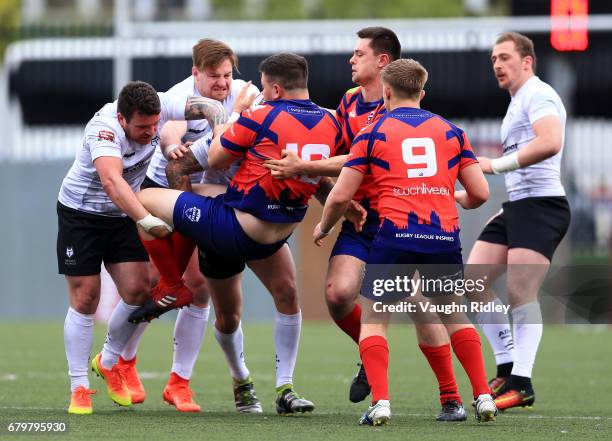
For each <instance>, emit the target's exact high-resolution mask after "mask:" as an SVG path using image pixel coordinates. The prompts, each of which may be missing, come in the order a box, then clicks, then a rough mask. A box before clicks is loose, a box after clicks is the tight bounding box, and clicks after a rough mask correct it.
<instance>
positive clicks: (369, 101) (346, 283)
mask: <svg viewBox="0 0 612 441" xmlns="http://www.w3.org/2000/svg"><path fill="white" fill-rule="evenodd" d="M357 36H358V37H359V39H358V40H357V43H356V46H355V50H354V53H353V56H352V57H351V59H350V64H351V69H352V79H353V81H354V82H355V83H357V84H359V87H356V88H353V89H351V90H349V91H348V92H347V93H346V94H345V95H344V97H343V98H342V101H341V102H340V105H339V106H338V109H337V111H336V118H337V119H338V121H339V123H340V125H341V126H342V129H343V135H344V142H345V145H346V146H347V148H348V147H350V145H351V143H352V142H353V139H354V138H355V136H356V134H357V133H358V132H359V131H360V130H361V129H362V128H364V127H365V126H367V125H368V124H371V123H374V122H376V121H377V120H378V118H380V117H381V116H382V115H384V113H385V106H384V103H383V99H382V83H381V79H380V72H381V70H382V69H383V68H384V67H385V66H387V65H388V64H389V63H390V62H392V61H394V60H396V59H398V58H399V57H400V55H401V47H400V43H399V40H398V39H397V36H396V35H395V33H394V32H393V31H391V30H390V29H387V28H383V27H372V28H364V29H361V30H360V31H358V32H357ZM345 161H346V155H343V156H337V157H334V158H331V159H329V160H321V161H303V160H300V159H299V158H297V157H296V156H295V155H292V154H291V153H286V156H285V157H284V158H283V159H282V160H279V161H268V162H267V166H268V167H269V168H270V169H272V170H273V174H274V175H275V176H277V177H279V178H284V177H290V176H293V175H294V174H296V173H305V174H307V175H314V176H317V175H325V176H338V175H339V174H340V171H341V170H342V165H343V164H344V162H345ZM378 193H379V192H378V190H377V188H376V186H375V185H374V181H373V179H372V177H371V176H368V175H366V176H364V179H363V182H362V185H361V187H360V189H359V191H357V193H356V194H355V196H354V199H355V200H357V201H359V202H361V203H362V204H363V205H364V206H365V207H366V208H367V211H368V218H367V220H366V222H365V225H364V226H363V230H362V231H356V229H355V228H354V227H353V226H352V225H351V223H349V222H344V223H343V224H342V230H341V232H340V234H339V235H338V239H337V241H336V244H335V245H334V248H333V250H332V253H331V257H330V260H329V266H328V273H327V281H326V290H325V299H326V302H327V306H328V310H329V313H330V315H331V317H332V318H333V319H334V321H335V322H336V324H337V325H338V326H339V327H340V329H342V330H343V331H344V332H345V333H346V334H347V335H349V336H350V337H351V338H352V339H353V341H354V342H355V343H356V344H359V332H360V325H361V306H360V305H359V302H358V298H359V290H360V287H361V283H362V277H363V276H362V275H363V271H364V267H365V262H366V261H367V257H368V254H369V252H370V247H371V244H372V241H373V239H374V236H375V234H376V231H377V230H378V225H379V224H380V219H379V216H378V213H377V212H376V206H377V201H378ZM415 328H416V333H417V340H418V344H419V349H420V350H421V351H422V353H423V355H424V356H425V357H426V358H427V361H428V363H429V365H430V366H431V369H432V371H433V373H434V374H435V376H436V380H437V382H438V389H439V398H440V404H441V406H442V409H441V411H440V413H439V414H438V416H437V417H436V420H437V421H442V422H452V421H464V420H466V419H467V414H466V411H465V409H464V407H463V405H462V403H461V397H460V395H459V389H458V387H457V381H456V379H455V374H454V370H453V361H452V355H451V345H452V346H453V349H454V350H455V351H457V348H458V347H459V346H461V345H462V341H463V339H462V338H460V335H461V334H458V335H457V336H456V337H455V339H449V336H448V333H447V330H446V329H445V328H444V326H443V325H442V324H441V323H440V321H439V320H438V317H437V316H436V315H435V314H433V317H432V316H431V315H429V314H420V316H419V317H416V320H415ZM466 338H467V339H470V338H472V337H471V336H470V335H467V336H466ZM459 351H461V350H460V349H459ZM468 369H469V368H468ZM369 394H370V386H369V384H368V381H367V375H366V372H365V370H364V368H363V365H362V367H361V368H360V370H359V373H358V375H357V376H356V377H355V378H354V379H353V382H352V383H351V388H350V393H349V399H350V400H351V401H352V402H355V403H356V402H360V401H363V400H364V399H365V398H366V397H367V396H368V395H369Z"/></svg>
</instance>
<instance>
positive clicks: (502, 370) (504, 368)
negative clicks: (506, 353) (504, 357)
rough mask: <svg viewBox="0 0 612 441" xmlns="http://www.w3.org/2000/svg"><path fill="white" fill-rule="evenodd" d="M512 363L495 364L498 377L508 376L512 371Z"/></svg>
mask: <svg viewBox="0 0 612 441" xmlns="http://www.w3.org/2000/svg"><path fill="white" fill-rule="evenodd" d="M513 365H514V363H512V362H509V363H502V364H498V365H497V376H498V377H500V378H505V377H509V376H510V374H511V373H512V366H513Z"/></svg>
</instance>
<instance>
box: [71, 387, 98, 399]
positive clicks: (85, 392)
mask: <svg viewBox="0 0 612 441" xmlns="http://www.w3.org/2000/svg"><path fill="white" fill-rule="evenodd" d="M96 392H97V390H95V389H86V388H82V389H81V388H79V389H77V390H76V391H74V395H75V398H76V399H77V401H86V400H88V399H89V396H90V395H93V394H95V393H96Z"/></svg>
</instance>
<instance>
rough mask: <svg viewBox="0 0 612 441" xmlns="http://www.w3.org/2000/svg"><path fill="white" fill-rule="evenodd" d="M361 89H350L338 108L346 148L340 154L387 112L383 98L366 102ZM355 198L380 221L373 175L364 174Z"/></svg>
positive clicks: (346, 151) (371, 216)
mask: <svg viewBox="0 0 612 441" xmlns="http://www.w3.org/2000/svg"><path fill="white" fill-rule="evenodd" d="M361 89H362V88H361V87H360V86H359V87H354V88H352V89H350V90H348V91H347V92H346V93H345V94H344V96H343V97H342V101H340V105H339V106H338V108H337V109H336V118H337V119H338V122H339V123H340V125H341V127H342V138H343V141H344V146H345V149H346V150H345V151H343V152H340V153H338V154H346V153H348V150H349V149H350V147H351V144H352V143H353V139H354V138H355V135H356V134H357V133H358V132H359V131H360V130H361V129H363V128H364V127H365V126H367V125H368V124H371V123H373V122H374V121H376V120H377V119H378V118H380V116H381V115H384V114H385V113H386V110H385V104H384V102H383V100H382V98H381V99H380V100H377V101H372V102H370V103H366V102H365V101H363V97H362V95H361ZM353 199H354V200H355V201H357V202H359V203H360V204H362V205H363V207H364V208H365V209H366V210H367V211H368V218H369V219H373V220H375V221H376V222H377V223H378V214H377V213H376V207H377V205H378V194H377V190H376V186H375V185H374V179H373V178H372V176H370V175H366V176H364V178H363V182H362V184H361V186H360V187H359V190H357V193H355V196H354V197H353Z"/></svg>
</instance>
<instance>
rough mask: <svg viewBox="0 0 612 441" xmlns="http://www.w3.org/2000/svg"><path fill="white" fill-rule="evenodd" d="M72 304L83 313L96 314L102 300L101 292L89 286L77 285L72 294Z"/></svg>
mask: <svg viewBox="0 0 612 441" xmlns="http://www.w3.org/2000/svg"><path fill="white" fill-rule="evenodd" d="M70 296H71V300H70V304H71V306H72V308H73V309H75V310H76V311H77V312H80V313H81V314H94V313H95V312H96V309H97V308H98V302H99V301H100V292H99V291H98V290H97V289H92V288H88V287H80V288H79V287H77V288H76V289H74V290H73V291H72V292H71V294H70Z"/></svg>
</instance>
